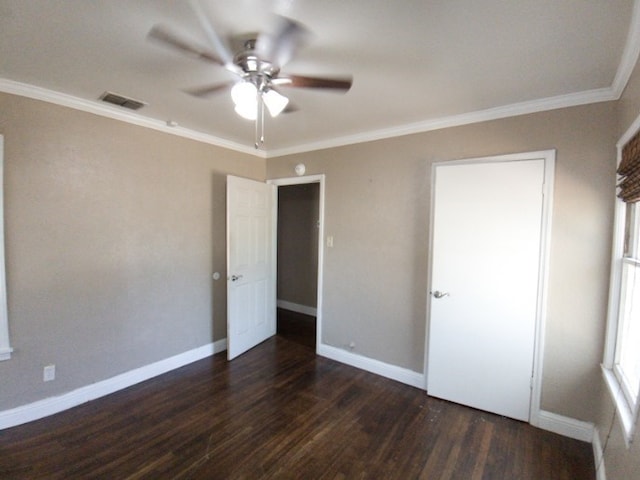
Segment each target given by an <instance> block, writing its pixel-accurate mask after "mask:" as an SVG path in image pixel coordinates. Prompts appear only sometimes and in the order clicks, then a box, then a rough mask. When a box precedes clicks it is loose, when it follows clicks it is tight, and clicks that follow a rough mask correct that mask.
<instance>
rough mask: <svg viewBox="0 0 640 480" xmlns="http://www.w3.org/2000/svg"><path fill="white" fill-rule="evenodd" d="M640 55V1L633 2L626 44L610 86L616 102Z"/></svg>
mask: <svg viewBox="0 0 640 480" xmlns="http://www.w3.org/2000/svg"><path fill="white" fill-rule="evenodd" d="M639 55H640V0H635V1H634V2H633V11H632V12H631V21H630V23H629V32H628V33H627V42H626V44H625V46H624V50H623V52H622V57H621V59H620V64H619V65H618V71H617V72H616V76H615V78H614V79H613V83H612V84H611V89H612V90H613V92H615V95H616V100H617V99H618V98H620V97H621V96H622V92H623V91H624V89H625V87H626V86H627V83H628V82H629V78H631V74H632V73H633V69H634V68H635V66H636V64H637V63H638V56H639Z"/></svg>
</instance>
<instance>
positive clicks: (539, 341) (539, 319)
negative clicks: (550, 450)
mask: <svg viewBox="0 0 640 480" xmlns="http://www.w3.org/2000/svg"><path fill="white" fill-rule="evenodd" d="M522 160H544V184H543V186H542V195H543V200H542V225H541V232H540V258H539V266H540V268H539V272H540V274H539V277H538V299H537V303H536V326H535V340H534V342H535V343H534V352H533V372H532V382H531V402H530V407H529V423H530V424H531V425H534V426H539V425H540V397H541V394H542V367H543V361H544V336H545V323H546V320H547V287H548V279H549V257H550V246H551V214H552V206H553V183H554V176H555V175H554V173H555V160H556V151H555V150H540V151H534V152H524V153H516V154H509V155H496V156H490V157H480V158H468V159H463V160H454V161H449V162H435V163H433V164H432V166H431V212H430V218H429V274H428V275H429V277H428V280H427V288H428V290H427V291H431V289H432V278H431V276H432V270H433V269H432V266H433V237H434V231H433V229H434V213H435V180H436V176H435V171H436V168H437V167H439V166H447V165H463V164H473V163H496V162H513V161H522ZM430 310H431V299H430V296H429V295H427V326H426V338H425V348H424V382H425V383H424V388H425V390H426V388H427V378H428V375H429V369H428V364H427V362H428V358H429V357H428V353H429V352H428V348H429V327H430V318H431V311H430ZM427 393H428V392H427Z"/></svg>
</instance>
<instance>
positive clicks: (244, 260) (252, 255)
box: [227, 176, 276, 360]
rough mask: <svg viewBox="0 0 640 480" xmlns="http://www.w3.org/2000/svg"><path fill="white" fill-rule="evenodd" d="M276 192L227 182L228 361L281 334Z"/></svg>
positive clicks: (240, 180) (239, 180) (231, 180)
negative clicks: (278, 330) (278, 325)
mask: <svg viewBox="0 0 640 480" xmlns="http://www.w3.org/2000/svg"><path fill="white" fill-rule="evenodd" d="M274 197H275V187H274V186H273V185H267V184H265V183H261V182H256V181H254V180H247V179H244V178H238V177H233V176H228V177H227V358H228V359H229V360H231V359H233V358H235V357H237V356H238V355H240V354H242V353H244V352H246V351H247V350H249V349H250V348H252V347H254V346H256V345H257V344H259V343H261V342H263V341H264V340H266V339H267V338H269V337H271V336H273V335H275V333H276V303H275V296H276V295H275V285H276V278H275V272H276V270H275V253H274V242H273V234H272V233H273V232H272V229H273V224H274V212H273V208H274V203H275V202H274Z"/></svg>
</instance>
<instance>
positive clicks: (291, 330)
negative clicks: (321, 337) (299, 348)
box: [277, 308, 316, 349]
mask: <svg viewBox="0 0 640 480" xmlns="http://www.w3.org/2000/svg"><path fill="white" fill-rule="evenodd" d="M277 331H278V335H279V336H281V337H283V338H286V339H287V340H291V341H292V342H296V343H299V344H301V345H306V346H308V347H311V348H313V349H315V348H316V318H315V317H312V316H310V315H305V314H303V313H297V312H292V311H291V310H285V309H283V308H278V327H277Z"/></svg>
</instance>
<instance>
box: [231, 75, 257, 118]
mask: <svg viewBox="0 0 640 480" xmlns="http://www.w3.org/2000/svg"><path fill="white" fill-rule="evenodd" d="M231 99H232V100H233V103H234V104H235V106H236V108H235V110H236V113H237V114H238V115H240V116H241V117H242V118H246V119H247V120H255V119H256V118H257V116H258V89H257V88H256V86H255V85H254V84H253V83H251V82H238V83H236V84H235V85H234V86H233V88H231Z"/></svg>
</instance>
